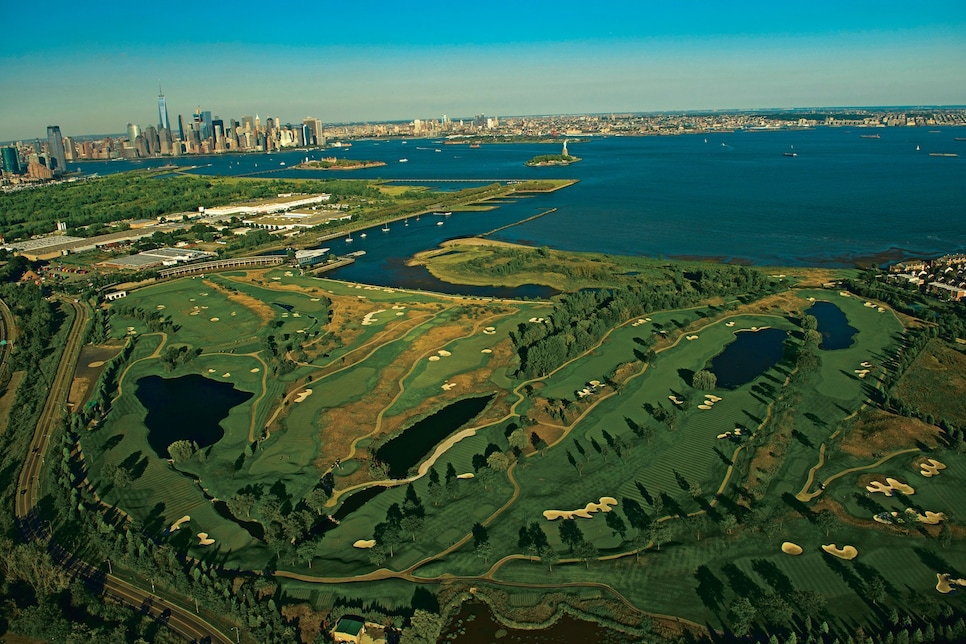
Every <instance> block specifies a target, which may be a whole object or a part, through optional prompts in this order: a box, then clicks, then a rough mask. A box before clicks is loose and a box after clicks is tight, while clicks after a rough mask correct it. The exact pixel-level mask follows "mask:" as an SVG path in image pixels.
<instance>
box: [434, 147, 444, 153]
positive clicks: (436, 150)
mask: <svg viewBox="0 0 966 644" xmlns="http://www.w3.org/2000/svg"><path fill="white" fill-rule="evenodd" d="M433 152H442V150H440V149H439V148H436V149H435V150H433Z"/></svg>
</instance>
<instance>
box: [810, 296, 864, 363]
mask: <svg viewBox="0 0 966 644" xmlns="http://www.w3.org/2000/svg"><path fill="white" fill-rule="evenodd" d="M805 315H811V316H814V317H815V319H816V320H818V332H819V333H821V334H822V342H821V344H820V345H819V347H820V348H822V349H825V350H827V351H835V350H837V349H848V348H849V347H851V346H852V336H854V335H855V334H856V333H858V331H857V330H856V328H855V327H853V326H852V325H851V324H849V319H848V318H847V317H845V313H843V312H842V309H840V308H839V307H837V306H835V305H834V304H832V303H831V302H823V301H821V300H820V301H818V302H815V304H812V305H811V306H810V307H808V310H807V311H805Z"/></svg>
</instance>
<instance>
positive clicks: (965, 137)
mask: <svg viewBox="0 0 966 644" xmlns="http://www.w3.org/2000/svg"><path fill="white" fill-rule="evenodd" d="M953 141H966V136H954V137H953ZM118 161H120V159H118Z"/></svg>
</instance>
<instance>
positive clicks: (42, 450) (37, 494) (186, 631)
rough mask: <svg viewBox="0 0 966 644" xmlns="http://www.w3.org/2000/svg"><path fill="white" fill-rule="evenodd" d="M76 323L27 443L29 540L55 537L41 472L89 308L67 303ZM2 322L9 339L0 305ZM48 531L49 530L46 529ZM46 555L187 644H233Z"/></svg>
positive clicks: (71, 561) (22, 500) (177, 612)
mask: <svg viewBox="0 0 966 644" xmlns="http://www.w3.org/2000/svg"><path fill="white" fill-rule="evenodd" d="M70 306H71V307H73V309H74V321H73V324H72V325H71V328H70V331H69V332H68V334H67V340H66V342H65V344H64V353H63V355H62V356H61V360H60V364H59V365H58V366H57V373H56V374H55V375H54V379H53V381H52V382H51V383H49V384H50V390H49V392H48V394H47V401H46V403H45V404H44V408H43V410H42V411H41V414H40V419H39V420H38V421H37V426H36V427H35V428H34V434H33V437H32V438H31V440H30V446H29V451H28V452H27V461H26V463H24V467H23V469H22V470H21V471H20V478H19V480H18V483H17V494H16V503H15V506H16V518H17V524H18V525H19V526H20V529H21V532H22V533H23V535H24V537H25V538H26V539H28V540H34V539H38V540H49V539H51V537H52V536H53V535H51V534H49V533H48V531H47V530H45V525H44V524H46V523H47V522H46V521H43V520H41V519H40V516H39V514H38V512H37V501H38V500H39V499H40V498H42V496H43V494H42V490H41V478H40V477H41V470H42V468H43V465H44V461H45V459H46V456H47V454H48V451H49V447H50V434H51V431H52V430H53V429H54V427H55V425H56V423H57V422H58V420H59V419H60V418H61V417H62V415H64V414H66V413H67V407H66V403H65V401H66V400H67V394H68V392H69V391H70V385H71V381H72V379H73V373H74V365H75V364H76V363H77V359H78V357H79V356H80V350H81V345H82V343H83V338H84V328H85V327H86V326H87V321H88V319H89V311H88V307H87V306H85V305H83V304H80V303H78V302H76V301H71V302H70ZM0 317H2V320H3V322H4V325H5V327H6V328H5V330H6V331H7V333H12V329H13V326H12V319H11V318H10V317H9V311H8V310H7V307H6V305H0ZM47 525H49V524H47ZM48 550H49V551H50V554H51V556H52V557H53V558H54V560H55V561H56V562H57V563H58V564H59V565H61V566H63V567H64V568H65V569H67V571H68V572H69V573H71V574H72V575H75V576H77V577H80V578H82V579H84V580H86V581H88V582H89V583H90V584H91V585H92V586H93V587H95V588H99V589H100V590H101V591H102V592H103V593H104V594H105V595H108V596H110V597H112V598H113V599H116V600H117V601H120V602H122V603H124V604H127V605H129V606H131V607H133V608H135V609H136V610H138V611H139V612H141V613H142V614H144V615H146V616H149V617H152V618H154V619H156V620H158V621H159V622H160V623H163V624H165V625H167V626H168V627H169V628H171V630H173V631H174V632H176V633H177V634H178V635H180V636H181V637H183V638H184V639H186V640H188V641H190V642H212V643H216V642H217V643H219V644H231V642H232V640H231V638H229V637H227V636H225V635H224V634H223V633H221V632H220V631H218V630H217V629H216V628H214V627H213V626H212V625H211V624H209V623H208V622H207V621H205V620H204V619H202V618H201V617H200V616H199V615H196V614H194V613H192V612H191V611H190V610H187V609H184V608H181V607H179V606H176V605H173V604H170V603H168V602H165V601H164V600H163V599H162V598H160V597H158V596H157V595H155V594H153V593H150V592H147V591H144V590H141V589H140V588H138V587H136V586H134V585H132V584H130V583H128V582H126V581H124V580H123V579H119V578H117V577H115V576H113V575H111V574H107V573H105V572H104V571H102V570H99V569H97V568H95V567H93V566H91V565H90V564H88V563H87V562H85V561H83V560H81V559H79V558H77V557H76V556H75V555H73V554H72V553H71V552H69V551H67V550H65V549H64V548H63V547H61V546H60V544H58V543H56V542H54V541H52V540H51V541H49V543H48Z"/></svg>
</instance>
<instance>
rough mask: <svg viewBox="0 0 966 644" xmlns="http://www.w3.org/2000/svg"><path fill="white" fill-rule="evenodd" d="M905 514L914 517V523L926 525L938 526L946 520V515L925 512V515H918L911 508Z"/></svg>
mask: <svg viewBox="0 0 966 644" xmlns="http://www.w3.org/2000/svg"><path fill="white" fill-rule="evenodd" d="M906 514H909V515H910V516H914V517H916V521H918V522H919V523H925V524H926V525H939V524H940V523H942V522H943V521H945V520H946V515H945V513H943V512H930V511H929V510H926V513H925V514H919V513H918V512H916V511H915V510H913V509H912V508H909V509H908V510H906Z"/></svg>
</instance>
